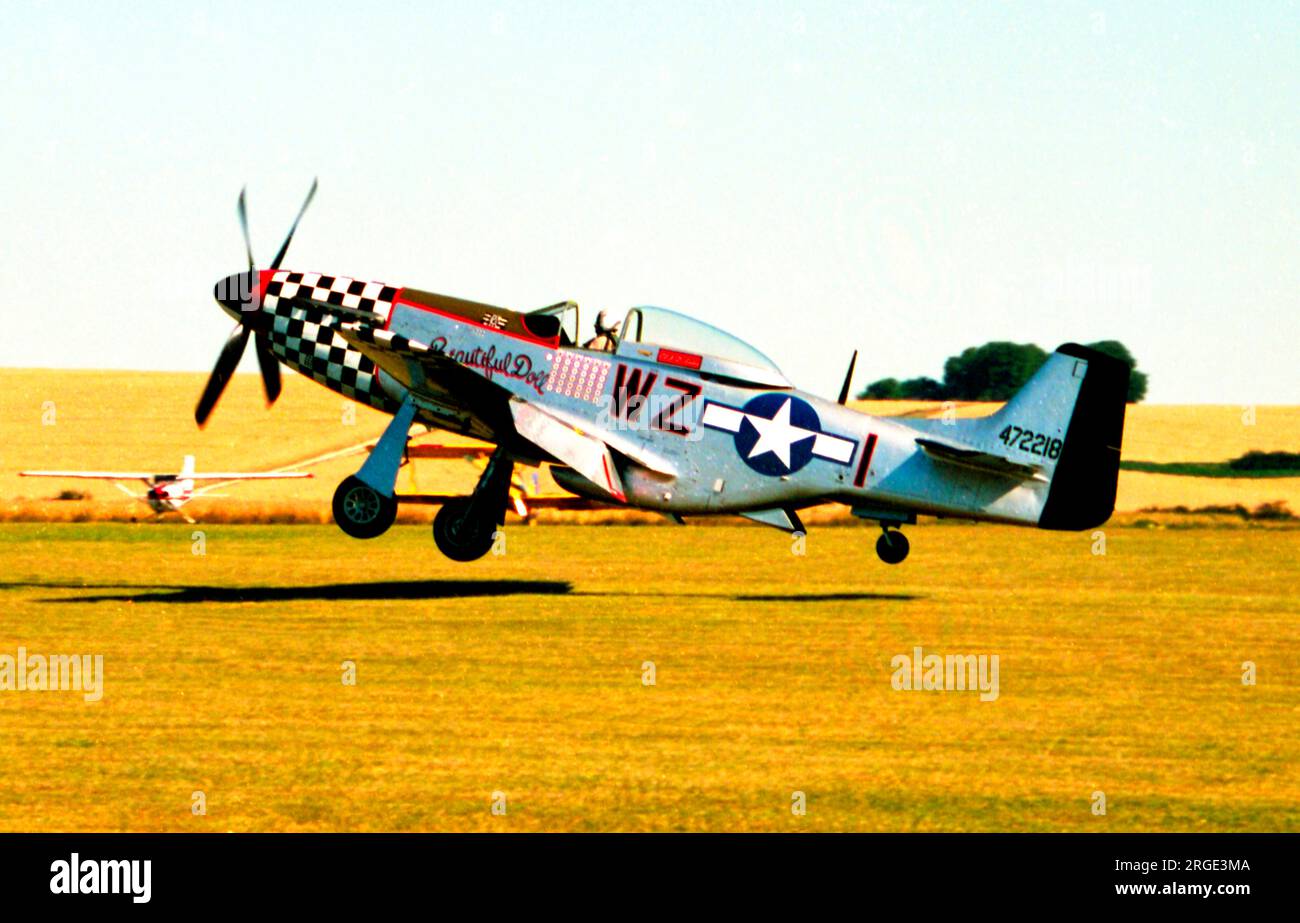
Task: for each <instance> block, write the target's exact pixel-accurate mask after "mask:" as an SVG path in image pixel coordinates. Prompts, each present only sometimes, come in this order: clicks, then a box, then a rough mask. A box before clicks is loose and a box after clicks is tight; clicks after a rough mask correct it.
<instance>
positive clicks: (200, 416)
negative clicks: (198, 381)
mask: <svg viewBox="0 0 1300 923" xmlns="http://www.w3.org/2000/svg"><path fill="white" fill-rule="evenodd" d="M248 335H249V329H248V328H247V327H245V326H244V325H243V324H240V325H239V326H237V327H236V328H235V329H234V330H233V331H231V333H230V337H229V338H228V339H227V340H226V345H225V346H223V347H221V355H219V356H217V364H216V365H215V366H213V367H212V375H211V376H210V377H209V378H208V383H207V385H205V386H204V388H203V395H202V396H201V397H200V398H199V404H198V406H197V407H195V408H194V421H195V422H196V423H198V424H199V426H203V425H205V424H206V423H207V422H208V416H209V415H210V414H211V413H212V408H213V407H216V406H217V401H218V400H219V399H220V398H221V392H223V391H225V390H226V382H228V381H230V376H231V375H233V374H235V367H236V366H237V365H239V358H240V356H242V355H243V354H244V347H245V346H247V345H248Z"/></svg>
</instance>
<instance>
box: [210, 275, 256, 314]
mask: <svg viewBox="0 0 1300 923" xmlns="http://www.w3.org/2000/svg"><path fill="white" fill-rule="evenodd" d="M212 295H213V297H214V298H216V299H217V303H218V304H220V305H221V307H222V308H223V309H224V310H225V312H226V313H227V314H229V315H230V316H231V317H233V318H235V319H236V320H239V319H241V318H247V317H248V316H249V315H250V314H253V313H255V312H257V311H259V310H260V309H261V307H262V306H261V304H260V303H259V301H258V298H257V273H256V272H254V271H252V270H250V271H248V272H236V273H233V274H231V275H229V276H226V277H225V278H224V279H222V280H221V281H220V282H218V283H217V284H216V286H215V287H214V288H213V289H212Z"/></svg>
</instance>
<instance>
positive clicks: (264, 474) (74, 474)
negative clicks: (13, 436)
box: [18, 471, 311, 481]
mask: <svg viewBox="0 0 1300 923" xmlns="http://www.w3.org/2000/svg"><path fill="white" fill-rule="evenodd" d="M18 474H19V475H20V476H21V477H27V478H94V479H96V480H101V481H152V480H160V481H166V480H177V481H179V480H185V479H188V480H191V481H246V480H253V479H257V478H262V479H267V478H309V477H311V474H309V473H308V472H306V471H212V472H200V473H198V474H184V473H181V472H164V473H158V472H155V471H20V472H18Z"/></svg>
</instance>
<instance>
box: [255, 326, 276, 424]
mask: <svg viewBox="0 0 1300 923" xmlns="http://www.w3.org/2000/svg"><path fill="white" fill-rule="evenodd" d="M253 347H254V348H255V349H256V350H257V365H258V367H259V368H260V369H261V370H262V390H263V391H265V392H266V405H267V406H268V407H269V406H271V405H272V404H274V403H275V399H276V398H277V397H279V396H280V363H279V362H278V361H277V360H276V358H275V353H273V352H271V340H270V338H269V337H267V335H266V334H265V333H259V334H257V335H256V336H254V337H253Z"/></svg>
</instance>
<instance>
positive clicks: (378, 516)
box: [334, 394, 415, 538]
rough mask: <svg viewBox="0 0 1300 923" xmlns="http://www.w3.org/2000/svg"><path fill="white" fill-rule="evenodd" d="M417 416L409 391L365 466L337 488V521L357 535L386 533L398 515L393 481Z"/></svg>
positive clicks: (346, 529) (348, 532)
mask: <svg viewBox="0 0 1300 923" xmlns="http://www.w3.org/2000/svg"><path fill="white" fill-rule="evenodd" d="M413 419H415V402H414V401H413V400H412V399H411V396H410V395H409V394H408V395H407V396H406V399H405V400H404V401H402V406H401V407H399V408H398V410H397V413H395V414H393V419H392V421H391V422H389V424H388V428H387V429H385V430H384V434H383V435H382V436H380V437H379V441H378V442H376V443H375V447H374V448H373V449H371V450H370V457H369V458H367V459H366V463H365V464H364V465H362V466H361V470H360V471H358V472H357V473H356V474H354V475H352V476H351V477H348V478H344V479H343V483H342V484H340V485H339V487H338V490H336V491H334V521H335V522H336V523H338V527H339V528H340V529H342V530H343V531H344V532H346V533H347V534H348V535H350V536H352V537H353V538H374V537H376V536H378V535H383V534H384V533H385V532H387V531H388V527H389V526H391V525H392V524H393V520H394V519H396V518H397V498H396V497H394V496H393V485H395V484H396V483H397V469H398V468H399V467H401V464H402V454H403V453H404V452H405V451H406V434H407V432H408V431H409V430H410V428H411V421H412V420H413Z"/></svg>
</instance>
